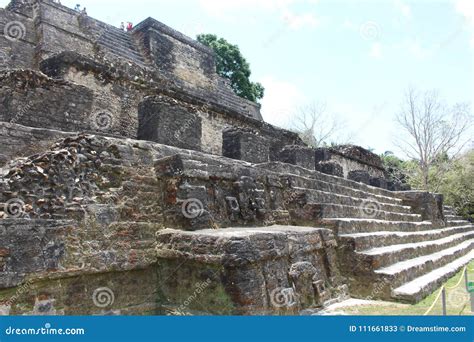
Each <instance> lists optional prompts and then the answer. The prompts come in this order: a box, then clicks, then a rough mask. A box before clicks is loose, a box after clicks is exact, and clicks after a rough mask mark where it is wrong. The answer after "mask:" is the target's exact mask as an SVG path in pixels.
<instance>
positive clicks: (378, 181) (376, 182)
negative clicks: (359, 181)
mask: <svg viewBox="0 0 474 342" xmlns="http://www.w3.org/2000/svg"><path fill="white" fill-rule="evenodd" d="M370 185H372V186H375V187H377V188H382V189H387V180H386V179H385V178H381V177H370Z"/></svg>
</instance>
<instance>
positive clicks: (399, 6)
mask: <svg viewBox="0 0 474 342" xmlns="http://www.w3.org/2000/svg"><path fill="white" fill-rule="evenodd" d="M7 3H8V1H6V0H0V6H5V5H6V4H7ZM62 3H63V4H65V5H67V6H70V7H74V5H75V4H76V3H80V4H81V5H83V6H85V7H87V11H88V14H89V15H90V16H93V17H95V18H97V19H100V20H103V21H105V22H107V23H110V24H115V25H117V26H118V25H119V24H120V22H121V21H131V22H133V23H138V22H140V21H142V20H144V19H145V18H147V17H149V16H151V17H154V18H155V19H157V20H159V21H161V22H163V23H165V24H167V25H169V26H171V27H173V28H175V29H177V30H179V31H181V32H183V33H185V34H187V35H189V36H191V37H195V36H196V34H197V33H215V34H217V35H219V36H222V37H224V38H226V39H227V40H228V41H230V42H232V43H235V44H237V45H239V47H240V49H241V51H242V53H243V55H244V56H245V57H246V58H247V60H248V61H249V62H250V65H251V68H252V71H253V74H252V79H253V80H254V81H259V82H261V83H263V85H264V86H265V88H266V96H265V98H264V99H263V101H262V112H263V115H264V118H265V120H266V121H268V122H270V123H273V124H276V125H279V126H288V125H291V115H292V113H294V112H296V111H297V110H298V107H301V106H303V105H305V104H309V103H311V102H316V101H319V102H326V103H327V106H328V110H329V111H330V112H331V113H334V114H335V115H337V116H338V117H339V118H340V120H341V121H342V122H343V123H344V126H345V128H344V130H343V131H342V132H341V134H340V138H341V139H345V138H346V137H347V136H351V140H352V142H353V143H356V144H359V145H361V146H363V147H372V148H374V149H375V151H376V152H379V153H382V152H384V151H386V150H392V151H395V152H399V150H398V149H397V148H396V147H395V146H394V144H393V140H394V137H395V136H397V135H399V134H400V133H399V130H398V128H397V127H396V126H395V123H394V116H395V114H396V113H397V111H398V108H399V105H400V102H401V100H402V97H403V93H404V91H405V90H406V89H407V87H408V86H414V87H418V88H420V89H437V90H439V92H440V94H441V95H442V97H444V98H445V99H446V100H447V101H448V102H449V103H452V104H454V103H456V102H471V103H472V102H473V99H474V81H473V80H474V66H473V61H474V59H473V49H474V33H473V32H474V1H473V0H444V1H428V0H425V1H423V0H417V1H416V2H415V1H405V0H379V1H329V0H184V1H170V0H167V1H165V0H133V1H121V0H101V1H97V0H62Z"/></svg>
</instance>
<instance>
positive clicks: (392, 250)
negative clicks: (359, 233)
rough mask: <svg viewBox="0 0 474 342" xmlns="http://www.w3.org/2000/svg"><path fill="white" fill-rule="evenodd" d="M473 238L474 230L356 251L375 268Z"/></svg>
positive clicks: (360, 257)
mask: <svg viewBox="0 0 474 342" xmlns="http://www.w3.org/2000/svg"><path fill="white" fill-rule="evenodd" d="M472 238H474V230H471V231H468V232H464V233H459V234H454V235H450V236H448V237H445V238H442V239H438V240H433V241H425V242H415V243H407V244H401V245H391V246H385V247H377V248H372V249H369V250H365V251H361V252H356V256H357V259H360V260H363V263H364V264H365V265H371V266H372V268H373V269H378V268H383V267H386V266H388V265H392V264H395V263H397V262H400V261H403V260H407V259H412V258H414V257H416V256H420V255H425V254H431V253H435V252H439V251H441V250H443V249H447V248H450V247H452V246H455V245H456V244H459V243H461V242H463V241H465V240H467V239H472Z"/></svg>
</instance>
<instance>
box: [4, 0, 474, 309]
mask: <svg viewBox="0 0 474 342" xmlns="http://www.w3.org/2000/svg"><path fill="white" fill-rule="evenodd" d="M11 22H15V23H16V24H17V25H18V23H21V25H19V27H20V28H21V29H24V31H25V34H24V35H22V37H20V38H19V39H13V40H12V39H6V37H3V36H0V52H1V53H2V56H3V57H4V58H3V60H1V61H0V62H1V63H3V64H2V67H3V69H6V70H0V96H1V100H0V103H1V107H0V142H1V150H0V176H1V178H0V237H1V239H0V314H15V315H16V314H63V315H73V314H79V315H81V314H85V315H87V314H127V315H133V314H183V313H184V314H188V313H189V314H196V313H198V314H203V313H205V314H243V315H260V314H286V315H294V314H307V313H314V312H317V311H318V310H321V309H322V308H324V307H325V306H327V305H329V304H332V303H334V302H337V301H340V300H344V299H346V298H348V297H349V296H352V297H357V298H367V297H370V298H379V299H385V300H394V301H406V302H417V301H419V300H421V299H422V298H424V297H425V296H426V295H428V294H429V293H431V292H432V291H434V290H435V289H436V288H437V287H439V286H440V284H441V283H442V282H443V281H444V280H445V279H447V278H448V277H450V276H451V275H452V274H454V273H455V272H457V271H458V270H459V269H460V268H461V267H462V266H463V265H465V264H467V263H468V262H469V261H470V260H471V259H472V258H473V257H474V254H473V243H474V229H473V228H474V227H473V225H472V224H470V223H469V222H467V221H464V220H463V219H462V218H461V217H458V216H456V215H455V213H454V212H453V210H452V208H445V207H443V199H442V196H439V195H436V194H430V193H426V192H420V191H399V192H394V191H389V190H387V189H385V186H384V184H386V182H385V179H384V170H383V168H382V167H381V165H380V160H379V159H378V157H377V156H376V155H373V154H371V153H370V152H369V151H365V150H363V149H361V148H359V147H350V146H349V147H348V146H345V147H344V148H343V150H342V151H335V150H334V151H332V150H331V151H329V152H328V151H320V150H314V149H311V148H308V147H306V146H304V144H303V143H302V141H301V140H300V139H299V137H298V136H297V135H296V134H294V133H292V132H288V131H286V130H283V129H280V128H277V127H273V126H271V125H269V124H267V123H265V122H263V120H262V117H261V115H260V110H259V109H260V108H259V105H257V104H255V103H251V102H249V101H247V100H243V99H240V98H239V97H237V96H236V95H235V94H233V92H232V90H231V88H230V86H229V85H228V84H227V82H225V81H224V80H223V79H222V78H220V77H219V76H218V75H217V73H216V70H215V56H214V54H213V53H212V51H210V50H209V49H208V48H206V47H205V46H203V45H201V44H199V43H198V42H195V41H193V40H192V39H190V38H188V37H186V36H184V35H182V34H181V33H179V32H176V31H175V30H173V29H171V28H169V27H167V26H166V25H164V24H161V23H159V22H158V21H156V20H154V19H151V18H148V19H146V20H145V21H143V22H142V23H140V24H139V25H137V26H136V27H135V29H134V30H133V32H131V33H125V32H122V31H120V30H118V29H117V28H114V27H112V26H110V25H107V24H105V23H102V22H100V21H97V20H95V19H93V18H90V17H87V16H84V15H81V14H79V13H77V12H74V11H72V10H71V9H68V8H67V7H65V6H61V5H57V4H55V3H53V2H52V1H48V0H41V1H20V0H15V1H12V2H11V4H10V5H9V6H8V7H7V9H6V10H0V31H1V32H3V31H4V28H5V27H6V26H7V24H9V23H11ZM10 38H11V37H10ZM347 151H349V152H350V151H352V152H350V153H352V154H357V156H356V157H351V156H350V155H348V154H347V153H349V152H347ZM321 171H324V172H321ZM348 178H352V179H348ZM366 183H370V184H372V185H377V187H375V186H371V185H368V184H366ZM104 289H106V290H107V291H108V292H107V294H108V298H109V299H110V300H109V301H108V302H107V303H105V305H102V303H99V304H97V299H98V298H97V297H96V296H95V294H96V293H97V291H98V290H104Z"/></svg>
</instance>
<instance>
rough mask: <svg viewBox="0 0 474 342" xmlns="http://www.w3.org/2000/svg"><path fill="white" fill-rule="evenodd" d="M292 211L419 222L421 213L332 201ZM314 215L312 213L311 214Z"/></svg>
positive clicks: (326, 216)
mask: <svg viewBox="0 0 474 342" xmlns="http://www.w3.org/2000/svg"><path fill="white" fill-rule="evenodd" d="M293 213H294V214H295V215H296V216H298V215H303V216H308V213H314V214H315V215H317V217H316V218H319V219H325V218H365V219H379V220H389V221H410V222H420V221H421V215H418V214H402V213H395V212H391V211H383V210H372V209H371V208H365V207H364V208H361V207H354V206H349V205H340V204H334V203H309V204H307V205H305V206H304V207H303V208H302V209H297V210H294V211H293ZM313 216H314V215H313Z"/></svg>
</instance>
